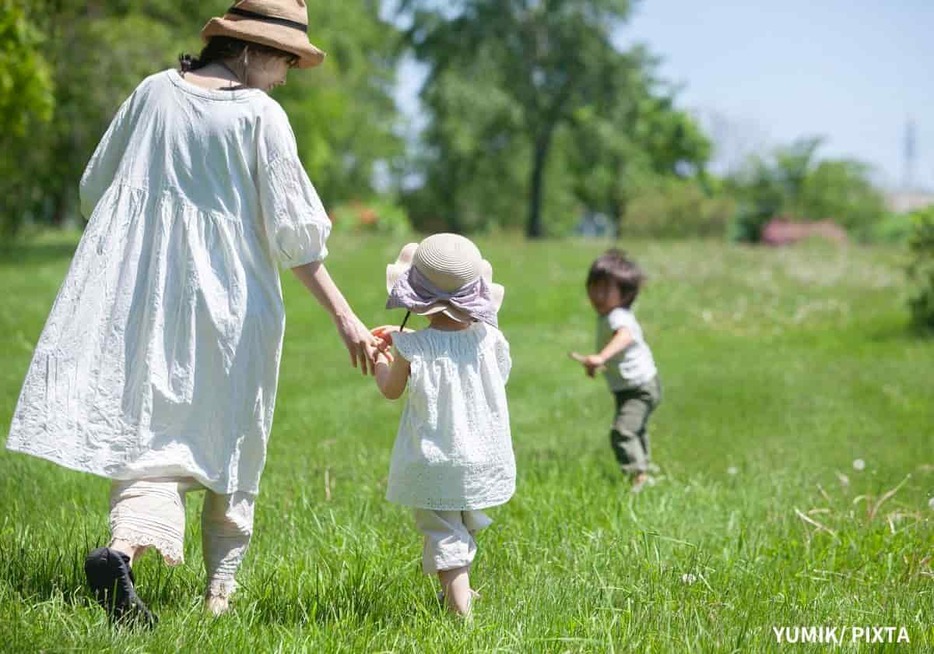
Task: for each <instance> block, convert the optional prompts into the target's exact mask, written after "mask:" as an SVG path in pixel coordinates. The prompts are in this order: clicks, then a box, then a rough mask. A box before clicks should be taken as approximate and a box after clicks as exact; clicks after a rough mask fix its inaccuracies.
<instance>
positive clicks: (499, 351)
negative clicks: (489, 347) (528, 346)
mask: <svg viewBox="0 0 934 654" xmlns="http://www.w3.org/2000/svg"><path fill="white" fill-rule="evenodd" d="M493 352H494V354H495V356H496V365H497V366H498V367H499V372H500V374H501V375H502V376H503V383H504V384H505V383H506V382H508V381H509V373H510V371H511V370H512V356H510V354H509V341H507V340H506V337H505V336H503V334H502V332H500V331H498V330H497V333H496V341H495V343H494V345H493Z"/></svg>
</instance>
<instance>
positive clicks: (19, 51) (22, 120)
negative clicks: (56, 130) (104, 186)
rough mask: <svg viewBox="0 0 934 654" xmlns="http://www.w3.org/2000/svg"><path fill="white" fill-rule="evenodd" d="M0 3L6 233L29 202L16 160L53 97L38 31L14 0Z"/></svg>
mask: <svg viewBox="0 0 934 654" xmlns="http://www.w3.org/2000/svg"><path fill="white" fill-rule="evenodd" d="M0 9H2V11H0V151H2V152H3V157H2V158H0V230H2V232H3V233H4V234H7V235H8V234H10V233H12V232H14V231H16V229H17V227H18V218H17V217H18V216H19V212H18V211H16V209H15V208H16V207H19V206H24V205H26V204H28V203H30V202H31V199H32V198H31V188H30V185H29V184H28V183H27V179H28V178H27V177H26V176H24V175H23V174H22V165H23V161H24V158H26V157H28V156H29V153H30V150H31V148H32V143H31V140H32V139H31V137H32V134H33V133H34V132H35V131H38V130H39V129H42V128H43V126H44V125H46V124H48V123H49V121H50V120H51V118H52V115H53V111H54V106H55V101H54V96H53V83H52V74H51V70H50V66H49V64H48V62H47V61H46V59H45V57H44V56H43V51H42V47H43V41H44V39H43V36H42V34H41V32H40V31H39V29H38V28H37V27H36V25H35V24H34V23H33V22H32V21H31V20H30V19H29V17H28V16H27V15H26V12H25V11H24V8H23V6H22V5H20V3H18V2H13V1H12V0H2V2H0Z"/></svg>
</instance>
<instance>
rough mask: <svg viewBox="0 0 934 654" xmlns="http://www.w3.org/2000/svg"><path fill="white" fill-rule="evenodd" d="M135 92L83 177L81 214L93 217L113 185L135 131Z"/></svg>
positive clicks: (102, 140)
mask: <svg viewBox="0 0 934 654" xmlns="http://www.w3.org/2000/svg"><path fill="white" fill-rule="evenodd" d="M135 95H136V93H134V94H133V95H131V96H130V97H129V98H127V99H126V100H125V101H124V102H123V104H122V105H120V108H119V109H118V110H117V114H116V115H115V116H114V118H113V120H112V121H111V122H110V126H109V127H108V128H107V131H106V132H104V136H103V137H102V138H101V140H100V143H98V144H97V148H95V150H94V154H93V155H91V160H90V161H88V165H87V166H86V167H85V169H84V174H83V175H82V176H81V183H80V185H79V186H78V196H79V198H80V199H81V215H83V216H84V217H85V218H88V219H90V218H91V214H92V213H94V207H96V206H97V203H98V202H100V199H101V197H102V196H103V195H104V192H105V191H106V190H107V189H108V188H110V185H111V183H112V182H113V179H114V176H115V175H116V174H117V168H118V167H119V166H120V161H121V160H122V159H123V154H124V152H126V149H127V145H128V144H129V141H130V134H131V133H132V131H133V128H132V123H133V120H132V118H131V113H132V112H131V111H130V107H131V105H132V104H133V100H134V97H135Z"/></svg>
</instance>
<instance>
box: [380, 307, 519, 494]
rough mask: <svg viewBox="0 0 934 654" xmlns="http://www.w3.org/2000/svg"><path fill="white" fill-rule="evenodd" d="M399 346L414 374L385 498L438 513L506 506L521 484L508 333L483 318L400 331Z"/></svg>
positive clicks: (394, 449)
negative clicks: (509, 390) (458, 326)
mask: <svg viewBox="0 0 934 654" xmlns="http://www.w3.org/2000/svg"><path fill="white" fill-rule="evenodd" d="M393 345H394V346H395V348H396V350H398V352H399V354H401V355H402V356H403V357H404V358H405V359H406V360H407V361H408V362H409V370H410V372H409V380H408V382H407V388H408V390H407V393H408V398H407V401H406V404H405V408H404V409H403V411H402V417H401V419H400V422H399V432H398V434H397V435H396V442H395V445H394V446H393V451H392V459H391V461H390V466H389V483H388V487H387V490H386V499H388V500H389V501H390V502H395V503H397V504H402V505H406V506H412V507H416V508H420V509H431V510H434V511H473V510H477V509H484V508H487V507H492V506H498V505H500V504H504V503H505V502H506V501H507V500H509V498H510V497H512V495H513V493H514V492H515V489H516V461H515V457H514V455H513V451H512V437H511V433H510V428H509V407H508V404H507V402H506V382H507V380H508V379H509V371H510V368H511V367H512V360H511V358H510V356H509V343H508V342H507V341H506V339H505V337H504V336H503V334H502V332H500V331H499V330H498V329H495V328H494V327H491V326H489V325H487V324H485V323H482V322H476V323H473V324H472V325H471V326H470V327H469V328H467V329H464V330H461V331H451V332H449V331H441V330H437V329H431V328H428V329H422V330H420V331H416V332H407V333H396V334H393Z"/></svg>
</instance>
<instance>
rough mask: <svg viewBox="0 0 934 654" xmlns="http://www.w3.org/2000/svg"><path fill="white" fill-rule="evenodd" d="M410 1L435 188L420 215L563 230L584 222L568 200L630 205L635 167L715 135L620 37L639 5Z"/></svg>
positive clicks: (611, 208)
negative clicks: (431, 210)
mask: <svg viewBox="0 0 934 654" xmlns="http://www.w3.org/2000/svg"><path fill="white" fill-rule="evenodd" d="M402 6H403V10H406V11H407V10H411V11H412V12H413V13H412V15H411V18H412V22H413V26H412V28H411V29H410V30H409V33H408V40H409V43H410V44H411V45H412V47H413V48H414V52H415V54H416V56H417V57H418V58H419V59H421V60H422V61H423V62H425V63H426V64H428V66H429V68H430V74H429V77H428V82H427V83H426V85H425V87H424V89H423V91H422V100H423V101H424V104H425V106H426V107H427V109H428V111H429V114H430V118H431V127H430V128H429V130H428V131H427V133H426V135H425V142H426V146H425V153H424V155H423V160H424V162H425V166H426V170H427V175H426V184H425V186H426V190H425V192H424V193H421V194H415V196H414V198H413V199H414V202H413V205H414V209H413V215H418V216H421V215H424V214H423V211H425V210H427V209H428V207H430V205H431V200H435V201H436V202H437V207H436V208H435V213H438V214H441V215H442V216H445V217H446V220H447V224H448V225H450V226H451V228H452V229H467V230H469V229H486V228H489V226H490V225H491V224H498V225H502V226H510V225H513V224H515V223H516V222H517V221H518V220H522V221H524V222H525V229H526V233H527V234H528V235H529V236H531V237H538V236H544V235H546V234H561V233H564V232H565V231H566V230H567V227H568V225H569V223H572V222H574V220H575V219H576V217H575V218H571V219H570V220H569V219H568V217H567V216H568V213H567V212H569V211H573V212H576V213H577V214H580V212H581V209H590V210H595V211H601V212H606V213H609V214H610V215H613V216H620V215H622V214H623V213H624V212H625V202H626V199H627V193H628V189H629V186H630V178H631V177H632V176H633V175H635V174H636V173H641V172H643V171H652V172H654V173H656V174H660V175H671V174H673V173H674V171H675V170H676V169H678V168H679V167H683V166H684V164H688V166H689V167H693V168H699V167H702V165H703V163H704V161H705V160H706V157H707V155H708V151H709V144H708V142H707V140H706V138H704V137H703V135H701V134H700V131H699V130H698V129H697V127H696V126H695V125H694V123H693V121H692V120H691V119H690V118H689V117H688V116H687V115H686V114H684V113H683V112H680V111H677V110H675V109H674V108H673V101H672V97H671V93H670V92H668V91H667V90H666V89H664V88H663V86H662V85H661V84H660V83H659V82H658V81H657V80H655V79H653V73H652V71H653V67H654V61H653V60H651V58H649V57H648V56H647V55H646V54H645V52H644V51H642V50H641V49H639V48H635V49H633V50H632V51H630V52H621V51H619V50H618V49H617V48H616V47H615V46H614V45H613V42H612V38H611V37H612V35H613V31H614V29H616V28H617V27H619V26H620V25H622V24H623V23H624V22H625V21H626V19H627V18H628V16H629V11H630V3H629V2H626V1H622V0H616V1H609V0H604V1H598V0H556V1H553V2H548V3H527V2H519V1H517V0H509V1H501V0H474V1H471V2H461V3H457V4H456V5H454V6H446V7H442V6H440V5H438V3H435V2H432V1H431V0H423V1H419V0H409V1H405V2H402ZM555 169H559V170H561V171H562V172H561V175H560V176H556V175H555V174H554V172H553V171H554V170H555ZM556 177H558V179H557V182H556V181H555V180H556ZM554 183H557V184H558V188H557V189H551V185H552V184H554ZM572 198H573V201H572V200H571V199H572ZM520 201H521V202H523V203H524V204H523V205H520V204H519V202H520ZM556 216H557V217H556ZM420 220H421V219H420V218H419V221H420ZM555 220H557V222H558V224H554V221H555Z"/></svg>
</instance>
